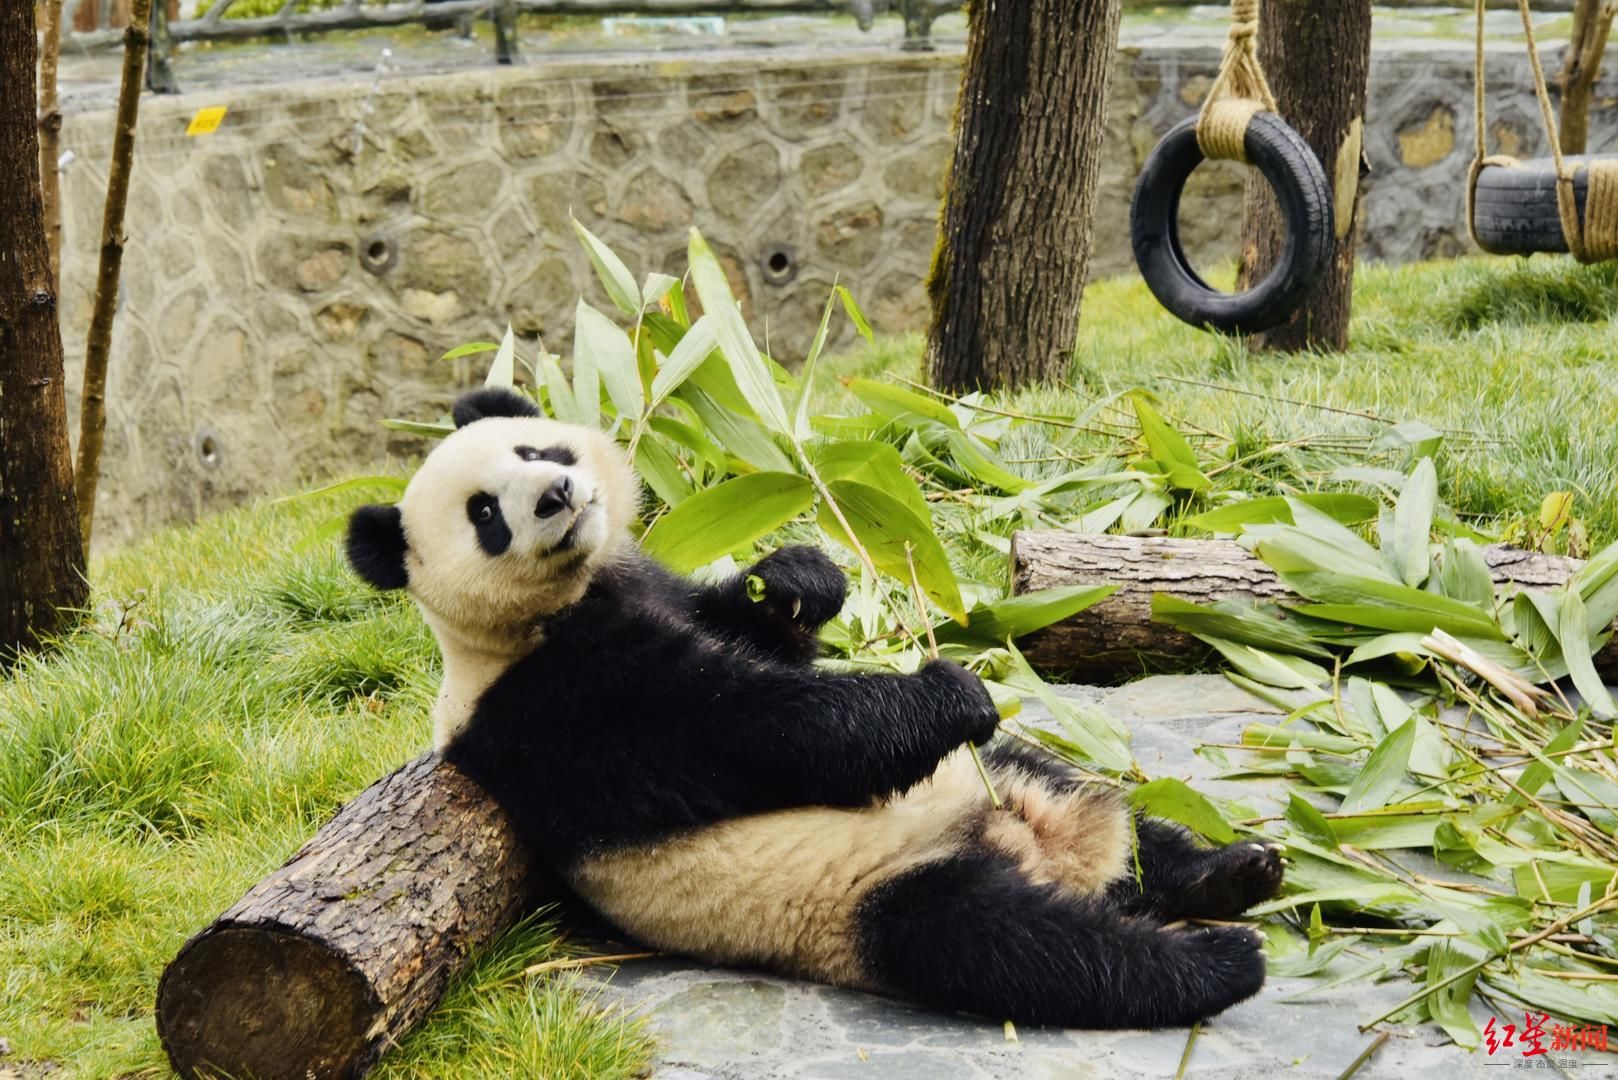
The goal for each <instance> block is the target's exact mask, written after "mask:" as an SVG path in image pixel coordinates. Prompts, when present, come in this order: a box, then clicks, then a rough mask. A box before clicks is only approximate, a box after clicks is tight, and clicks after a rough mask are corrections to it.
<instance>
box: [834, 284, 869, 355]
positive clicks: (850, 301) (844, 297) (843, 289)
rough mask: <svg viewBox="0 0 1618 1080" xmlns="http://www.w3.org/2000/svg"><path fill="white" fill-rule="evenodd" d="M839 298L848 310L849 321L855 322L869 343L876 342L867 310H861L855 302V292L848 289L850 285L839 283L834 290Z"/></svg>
mask: <svg viewBox="0 0 1618 1080" xmlns="http://www.w3.org/2000/svg"><path fill="white" fill-rule="evenodd" d="M832 292H833V293H835V294H836V295H837V298H838V299H839V300H841V301H842V302H843V310H844V311H846V312H848V321H849V322H851V323H853V324H854V329H855V330H856V331H858V332H859V335H860V337H862V338H864V339H865V343H866V344H867V345H875V344H876V335H875V334H873V333H872V332H871V324H870V323H869V322H867V321H866V319H865V312H863V311H861V310H860V306H859V304H857V303H855V302H854V294H853V293H851V292H849V291H848V286H846V285H839V286H837V287H836V288H835V289H833V290H832Z"/></svg>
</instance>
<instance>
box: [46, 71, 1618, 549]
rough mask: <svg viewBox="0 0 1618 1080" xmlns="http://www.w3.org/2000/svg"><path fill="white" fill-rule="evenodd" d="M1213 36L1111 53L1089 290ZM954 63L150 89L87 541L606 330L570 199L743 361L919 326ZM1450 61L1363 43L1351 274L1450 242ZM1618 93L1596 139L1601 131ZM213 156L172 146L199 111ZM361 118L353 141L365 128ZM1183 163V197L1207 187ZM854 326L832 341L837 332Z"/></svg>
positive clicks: (1211, 197)
mask: <svg viewBox="0 0 1618 1080" xmlns="http://www.w3.org/2000/svg"><path fill="white" fill-rule="evenodd" d="M1216 65H1217V49H1216V48H1215V47H1213V46H1211V45H1192V46H1187V45H1180V46H1175V45H1160V46H1158V45H1140V46H1131V47H1127V48H1125V49H1124V50H1122V51H1121V52H1120V57H1119V65H1118V71H1117V78H1116V79H1115V82H1114V92H1113V103H1112V108H1111V109H1110V112H1109V117H1108V121H1107V127H1106V131H1107V141H1108V148H1107V152H1106V154H1105V160H1106V162H1107V164H1106V170H1105V173H1104V175H1103V178H1102V192H1101V198H1100V205H1099V209H1098V213H1097V219H1096V233H1097V238H1096V254H1095V256H1094V259H1093V267H1094V271H1095V273H1096V274H1097V275H1108V274H1115V273H1121V272H1126V271H1130V270H1132V262H1131V258H1130V254H1129V244H1128V236H1127V218H1128V205H1129V196H1130V191H1131V187H1132V184H1133V180H1134V177H1135V175H1136V173H1137V172H1138V170H1139V168H1140V165H1141V163H1142V161H1144V159H1145V156H1146V154H1147V153H1149V152H1150V149H1151V147H1152V145H1153V143H1154V142H1155V140H1156V139H1157V137H1158V136H1159V135H1161V134H1162V132H1164V131H1165V130H1167V128H1168V127H1170V126H1171V125H1172V124H1173V123H1175V122H1177V121H1178V120H1180V119H1181V118H1183V117H1184V116H1187V115H1189V114H1190V113H1191V111H1192V110H1193V109H1194V108H1195V106H1196V104H1197V103H1198V102H1199V101H1200V99H1201V95H1202V93H1203V92H1204V91H1205V89H1206V87H1207V84H1208V81H1209V79H1210V77H1211V75H1212V74H1213V71H1214V69H1215V67H1216ZM959 69H960V54H959V52H958V51H956V52H948V51H945V52H939V53H935V54H930V55H914V54H911V55H905V54H899V53H892V52H887V51H881V50H868V51H862V52H855V53H851V54H848V55H842V56H833V57H827V56H824V55H820V54H808V53H793V52H791V51H789V50H772V51H770V52H769V53H767V54H759V53H750V54H731V55H729V56H728V57H716V58H703V59H700V60H684V61H673V62H671V61H659V62H651V61H648V62H644V63H626V62H624V61H622V60H621V59H614V60H611V61H597V62H583V61H566V62H556V61H551V60H536V59H533V58H530V59H529V60H528V61H527V63H526V64H525V65H524V66H519V67H515V68H494V67H481V68H473V69H466V70H457V71H452V72H446V73H440V74H434V75H415V76H409V77H402V76H401V77H393V78H389V79H386V80H384V81H383V82H382V83H381V84H380V85H379V87H378V88H377V89H376V90H375V92H374V93H373V92H372V87H371V80H370V78H369V77H368V76H367V77H364V78H357V79H356V80H354V81H352V82H341V83H338V82H329V81H327V82H313V81H311V82H305V83H294V84H291V85H286V86H280V87H275V88H265V87H253V88H244V89H242V90H241V91H239V92H232V93H230V94H227V95H224V96H223V97H221V95H220V94H219V93H218V92H206V93H195V94H187V95H184V96H181V97H177V98H152V97H148V98H147V99H146V101H145V102H144V103H143V106H142V116H141V137H140V143H139V151H138V154H137V161H136V168H135V177H134V185H133V191H132V198H131V205H130V210H129V218H128V231H129V244H128V249H127V252H126V255H125V259H124V272H123V290H122V296H121V309H120V312H119V316H118V322H117V325H116V328H115V331H114V350H113V358H112V368H111V377H110V385H109V394H108V411H109V417H108V427H107V450H106V461H105V470H106V473H105V477H104V480H103V483H102V494H101V498H102V504H101V507H100V509H99V512H98V516H97V522H98V536H99V537H100V538H101V539H102V541H103V542H107V541H112V542H117V541H122V540H127V539H129V538H131V537H133V536H137V535H140V534H142V533H145V532H147V531H149V530H151V529H152V528H155V527H157V526H159V525H161V524H164V523H167V522H172V521H177V520H189V519H191V518H194V517H195V516H197V515H199V514H202V513H204V512H207V511H210V510H215V509H219V508H223V507H225V506H229V505H233V504H236V503H239V502H241V501H243V500H245V499H247V498H249V497H251V496H253V495H256V494H261V493H265V492H274V491H283V490H286V489H288V488H289V487H291V486H293V485H295V484H297V483H300V482H307V481H312V480H315V479H319V478H323V477H327V476H330V475H333V474H342V473H348V472H363V471H367V470H372V469H374V468H376V467H377V466H378V464H379V462H380V461H381V460H382V458H383V456H384V454H388V453H391V454H396V455H412V454H416V453H419V452H420V450H421V449H422V446H421V443H420V442H419V441H418V440H416V439H413V438H408V437H403V436H398V435H395V434H391V433H389V432H386V431H384V430H383V429H382V428H381V427H380V425H379V421H380V420H382V419H383V418H384V417H390V416H403V417H413V418H422V417H431V416H433V415H436V414H437V413H438V412H440V411H441V410H442V409H443V408H444V406H445V405H446V404H447V402H448V401H449V399H450V398H451V397H452V396H453V394H454V393H455V392H456V390H457V389H458V388H459V387H461V386H464V385H467V384H468V383H469V382H470V381H473V380H475V379H477V378H478V377H479V375H480V368H479V366H478V365H477V364H476V363H475V362H467V361H458V362H451V363H444V362H441V361H439V360H438V359H437V358H438V356H439V355H440V354H441V353H442V352H443V351H444V350H446V349H448V348H450V347H452V346H454V345H457V344H460V343H462V342H465V341H470V340H476V339H488V338H491V337H497V336H498V334H499V333H500V331H501V330H502V329H503V328H504V324H505V323H506V322H507V321H508V320H509V321H510V322H511V324H512V325H513V326H515V327H516V329H517V331H518V332H519V333H520V334H522V335H524V336H525V337H526V338H527V339H528V340H529V341H530V342H531V341H532V340H533V337H534V336H535V335H542V336H543V338H544V340H545V342H546V344H547V345H548V346H549V347H550V348H551V350H552V351H554V352H562V353H563V354H564V355H565V354H566V353H568V352H569V351H570V342H569V332H570V328H571V322H572V313H573V309H574V304H575V301H576V299H577V297H578V296H579V295H580V294H581V293H583V294H585V295H587V296H589V297H590V298H591V300H592V302H594V303H596V304H597V306H598V307H601V308H602V310H606V311H610V310H611V307H610V305H609V304H608V303H607V301H606V298H605V297H604V296H603V295H601V293H600V290H599V287H598V286H597V285H596V283H595V281H594V279H593V276H592V274H591V272H590V269H589V265H588V263H587V261H586V260H585V259H584V257H583V255H582V253H581V252H580V251H579V249H578V246H577V243H576V241H575V240H574V238H573V235H572V233H571V231H570V229H569V227H568V223H567V217H568V213H569V210H570V209H571V211H572V213H573V214H575V215H576V216H577V217H578V218H579V220H580V221H582V222H583V223H585V224H586V225H587V226H588V227H589V228H591V229H592V230H594V231H596V232H597V233H598V234H599V235H601V236H602V237H603V238H604V239H606V240H607V241H608V242H609V243H610V244H612V245H613V246H614V248H615V249H616V250H618V252H619V253H620V254H622V255H623V256H624V258H625V260H626V261H627V262H628V263H629V265H630V267H631V269H633V270H635V271H636V272H637V273H641V274H644V273H645V272H647V271H650V270H665V271H670V272H678V271H679V270H681V269H683V267H684V249H685V239H686V230H687V228H688V227H689V226H690V225H692V224H696V225H698V226H699V227H701V228H702V230H703V232H704V233H705V235H707V237H708V238H709V240H710V242H712V243H713V244H714V245H715V247H716V248H717V249H718V250H719V251H720V253H721V255H722V257H723V258H724V259H725V260H726V262H727V264H728V268H729V270H730V273H731V276H732V279H733V281H734V283H735V285H736V286H737V288H738V292H739V293H740V295H741V296H742V298H743V301H744V304H745V306H746V309H747V311H748V313H749V316H750V318H751V320H752V322H753V325H754V329H755V332H756V333H757V334H758V335H759V336H760V338H761V339H763V338H764V337H765V335H766V334H767V336H768V339H769V341H770V343H771V345H772V347H773V348H774V350H775V352H776V353H777V354H778V355H781V356H783V357H787V358H790V357H792V356H795V355H798V354H799V353H800V352H801V350H802V349H803V348H804V347H805V346H806V344H807V342H808V340H809V338H810V337H811V336H812V334H813V330H814V326H815V323H816V321H817V319H818V316H819V311H820V307H821V305H822V304H823V303H824V301H825V298H826V295H827V291H828V289H829V288H830V287H831V285H832V283H833V281H834V279H837V278H839V277H840V278H841V279H842V280H843V281H844V282H845V283H848V284H849V285H850V286H851V287H852V288H853V289H854V290H855V292H856V295H858V296H859V298H860V300H861V301H862V303H863V304H864V305H865V307H866V309H867V311H868V313H869V314H870V315H871V317H872V320H873V322H874V323H875V324H876V325H877V327H878V329H879V330H883V331H899V330H913V329H920V328H922V327H923V326H924V325H925V320H926V300H925V292H924V279H925V276H926V273H927V267H928V264H929V261H930V259H931V254H932V249H933V244H934V224H935V220H936V213H937V205H938V198H939V194H940V186H941V179H942V175H943V170H944V168H945V166H946V164H947V162H948V159H949V156H950V152H951V142H950V133H949V123H950V116H951V113H952V110H953V107H954V96H955V92H956V89H957V84H958V79H959ZM1525 72H1526V61H1525V60H1524V59H1523V58H1522V57H1521V56H1520V54H1518V53H1515V52H1511V51H1508V50H1502V51H1501V52H1499V53H1498V54H1495V55H1494V56H1493V58H1492V60H1491V80H1492V85H1493V86H1494V87H1497V88H1498V89H1499V92H1498V93H1497V96H1496V108H1495V112H1494V114H1493V117H1494V121H1495V126H1494V128H1493V134H1494V136H1495V138H1496V141H1497V143H1498V145H1499V146H1500V147H1501V148H1503V149H1505V150H1507V151H1514V152H1517V153H1520V154H1523V155H1529V156H1531V155H1533V154H1536V153H1540V152H1542V147H1543V135H1542V134H1541V132H1540V129H1539V124H1538V119H1537V112H1536V110H1535V107H1534V104H1533V101H1532V96H1531V94H1529V93H1528V92H1527V90H1526V87H1527V85H1528V84H1527V81H1526V76H1525ZM1470 87H1471V76H1470V54H1469V53H1468V52H1467V50H1465V49H1461V48H1448V47H1444V48H1438V49H1435V48H1434V47H1433V45H1432V44H1431V43H1428V42H1422V43H1418V44H1416V45H1413V46H1411V47H1409V48H1379V49H1378V50H1377V55H1376V60H1375V63H1374V65H1373V72H1372V89H1371V107H1370V110H1369V113H1370V115H1369V118H1368V124H1369V134H1368V138H1367V152H1368V154H1369V156H1370V159H1371V162H1372V165H1373V170H1374V171H1373V172H1372V174H1371V179H1370V182H1369V186H1368V189H1367V202H1366V214H1365V227H1366V233H1365V241H1364V245H1363V248H1362V250H1363V252H1364V254H1365V255H1366V256H1367V257H1369V258H1373V259H1390V260H1409V259H1418V258H1426V257H1431V256H1442V255H1449V254H1453V253H1456V252H1460V251H1463V250H1466V249H1467V247H1468V246H1469V242H1468V241H1467V240H1466V235H1465V227H1464V224H1463V222H1462V185H1463V180H1464V176H1465V173H1466V165H1467V161H1468V159H1469V157H1470V147H1471V140H1472V132H1471V127H1472V123H1471V107H1470V93H1471V90H1470ZM1615 98H1618V81H1615V80H1614V78H1613V77H1611V76H1609V77H1608V79H1607V80H1606V82H1605V83H1604V85H1603V86H1602V87H1601V92H1600V93H1598V94H1597V99H1596V105H1595V112H1594V115H1593V117H1592V124H1591V128H1592V145H1594V146H1598V147H1610V146H1611V145H1612V144H1613V142H1614V137H1615V134H1618V107H1615V105H1614V99H1615ZM216 104H226V105H228V106H229V107H230V111H229V114H228V117H227V120H226V122H225V125H224V126H223V127H222V128H221V129H220V130H219V132H218V133H216V134H213V135H207V136H198V137H192V138H188V137H186V135H185V134H184V132H185V127H186V123H187V121H188V120H189V119H190V117H191V116H192V114H194V113H195V111H196V110H197V109H198V108H199V107H202V106H205V105H216ZM362 121H363V129H362V128H361V127H360V124H361V122H362ZM110 122H111V117H110V115H109V114H108V113H107V112H105V111H94V112H83V113H78V114H74V115H70V116H69V117H68V119H67V122H66V126H65V130H64V145H65V146H67V147H71V148H73V149H74V151H75V153H76V155H77V158H78V160H77V162H76V163H74V164H73V165H72V166H71V167H69V169H68V171H67V173H66V177H65V180H64V200H65V206H66V215H65V222H64V228H65V238H64V248H65V251H64V273H63V306H62V320H63V326H64V332H65V337H66V340H67V343H68V368H69V370H68V386H69V405H70V410H71V411H72V413H73V415H74V416H75V417H76V415H77V408H78V402H77V386H78V381H79V368H80V365H81V364H82V355H83V341H84V333H85V328H86V326H87V324H88V321H89V314H90V302H91V291H92V288H93V284H94V277H95V249H96V246H97V243H98V237H99V229H100V217H101V197H102V189H103V185H104V183H105V177H106V157H105V155H106V150H105V147H107V146H109V145H110V142H111V139H110V127H111V123H110ZM1204 174H1205V175H1204ZM1239 184H1240V173H1239V172H1238V171H1237V170H1236V169H1234V167H1232V166H1228V165H1223V166H1219V167H1217V168H1210V169H1205V170H1203V172H1202V173H1199V176H1198V178H1197V181H1196V183H1195V185H1194V187H1193V190H1192V191H1191V192H1190V193H1189V194H1188V196H1187V200H1186V203H1185V206H1184V208H1183V212H1182V222H1183V228H1184V232H1185V235H1186V237H1187V239H1188V241H1189V243H1190V245H1191V247H1192V249H1193V251H1194V252H1195V253H1196V255H1197V257H1198V258H1200V259H1203V260H1215V259H1221V258H1230V257H1231V256H1233V254H1234V251H1235V244H1236V234H1237V229H1236V227H1235V225H1234V222H1235V221H1236V220H1237V218H1238V216H1239V204H1238V203H1237V201H1236V200H1237V198H1238V193H1239ZM845 333H846V331H845Z"/></svg>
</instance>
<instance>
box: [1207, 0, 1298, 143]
mask: <svg viewBox="0 0 1618 1080" xmlns="http://www.w3.org/2000/svg"><path fill="white" fill-rule="evenodd" d="M1258 6H1259V0H1232V3H1231V5H1230V34H1229V36H1228V37H1227V38H1226V39H1225V54H1224V57H1223V59H1221V60H1220V63H1219V74H1218V75H1217V76H1216V77H1215V78H1214V83H1213V86H1211V87H1209V89H1208V99H1207V100H1206V101H1204V102H1203V103H1202V112H1201V114H1200V115H1199V116H1198V117H1197V145H1198V146H1200V147H1201V148H1202V156H1203V157H1206V158H1214V159H1222V160H1228V161H1242V162H1245V161H1246V160H1247V145H1246V143H1247V125H1248V124H1249V123H1250V122H1251V121H1252V119H1253V117H1254V116H1255V115H1257V114H1258V113H1261V112H1272V113H1273V112H1279V111H1280V110H1279V109H1277V108H1276V105H1275V95H1274V94H1273V93H1271V92H1270V82H1269V80H1268V79H1266V78H1265V77H1264V68H1263V66H1262V65H1260V64H1259V62H1258Z"/></svg>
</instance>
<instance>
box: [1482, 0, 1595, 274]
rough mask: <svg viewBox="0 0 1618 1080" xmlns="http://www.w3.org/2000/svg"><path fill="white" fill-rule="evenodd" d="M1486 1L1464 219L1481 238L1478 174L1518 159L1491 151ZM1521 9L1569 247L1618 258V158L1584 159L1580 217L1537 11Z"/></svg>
mask: <svg viewBox="0 0 1618 1080" xmlns="http://www.w3.org/2000/svg"><path fill="white" fill-rule="evenodd" d="M1483 3H1484V0H1477V48H1476V64H1477V74H1476V76H1475V77H1474V79H1473V97H1474V99H1475V105H1476V112H1477V117H1476V122H1477V154H1476V156H1475V157H1473V159H1472V168H1471V171H1470V172H1469V174H1468V176H1467V184H1466V223H1467V228H1468V229H1469V230H1471V232H1472V239H1473V240H1474V241H1476V240H1477V190H1478V177H1479V176H1480V175H1481V174H1482V172H1483V167H1484V166H1485V165H1504V166H1512V165H1516V164H1517V160H1516V159H1515V158H1511V157H1505V156H1495V157H1490V156H1488V141H1489V140H1488V130H1487V124H1488V117H1487V115H1486V108H1485V104H1484V97H1485V90H1484V57H1483ZM1517 7H1518V10H1519V11H1520V12H1521V14H1522V28H1523V34H1524V35H1525V36H1526V37H1527V38H1528V62H1529V65H1530V66H1531V67H1532V68H1533V70H1534V93H1535V95H1536V96H1537V97H1538V98H1539V115H1540V119H1541V120H1542V121H1544V124H1545V136H1546V138H1547V139H1549V140H1550V144H1551V157H1552V158H1553V159H1555V161H1556V211H1557V214H1558V216H1560V217H1561V219H1562V237H1563V239H1564V240H1566V241H1567V250H1568V251H1569V252H1570V253H1571V254H1572V256H1573V257H1574V258H1575V259H1577V260H1579V262H1581V263H1596V262H1604V261H1605V260H1607V259H1615V258H1618V161H1590V162H1587V163H1586V164H1585V169H1586V171H1587V172H1588V173H1589V182H1588V184H1587V185H1586V188H1585V193H1584V220H1583V221H1582V222H1581V221H1580V220H1579V200H1578V195H1577V194H1576V193H1575V191H1574V190H1573V178H1574V177H1575V176H1576V175H1577V174H1578V168H1577V167H1576V166H1572V165H1569V164H1568V162H1567V158H1565V157H1564V156H1563V155H1562V139H1561V136H1560V135H1559V134H1558V131H1557V127H1556V113H1555V111H1554V110H1552V108H1551V94H1550V90H1549V88H1548V87H1547V86H1546V84H1545V69H1544V67H1543V65H1541V64H1540V62H1539V42H1538V41H1537V40H1536V39H1535V36H1534V21H1533V14H1532V12H1530V11H1529V9H1528V0H1517Z"/></svg>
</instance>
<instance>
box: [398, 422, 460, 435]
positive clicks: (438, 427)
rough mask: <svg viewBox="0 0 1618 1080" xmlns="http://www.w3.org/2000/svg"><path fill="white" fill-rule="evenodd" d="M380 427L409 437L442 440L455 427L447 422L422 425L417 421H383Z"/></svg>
mask: <svg viewBox="0 0 1618 1080" xmlns="http://www.w3.org/2000/svg"><path fill="white" fill-rule="evenodd" d="M382 426H383V427H385V428H387V429H388V430H389V431H403V432H405V433H406V434H409V435H425V436H426V437H427V438H429V439H442V438H443V437H444V436H446V435H449V434H450V433H452V432H453V431H454V430H455V425H454V424H452V423H450V422H449V421H447V420H446V421H440V422H439V423H436V424H424V423H421V422H420V421H417V420H384V421H382Z"/></svg>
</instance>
